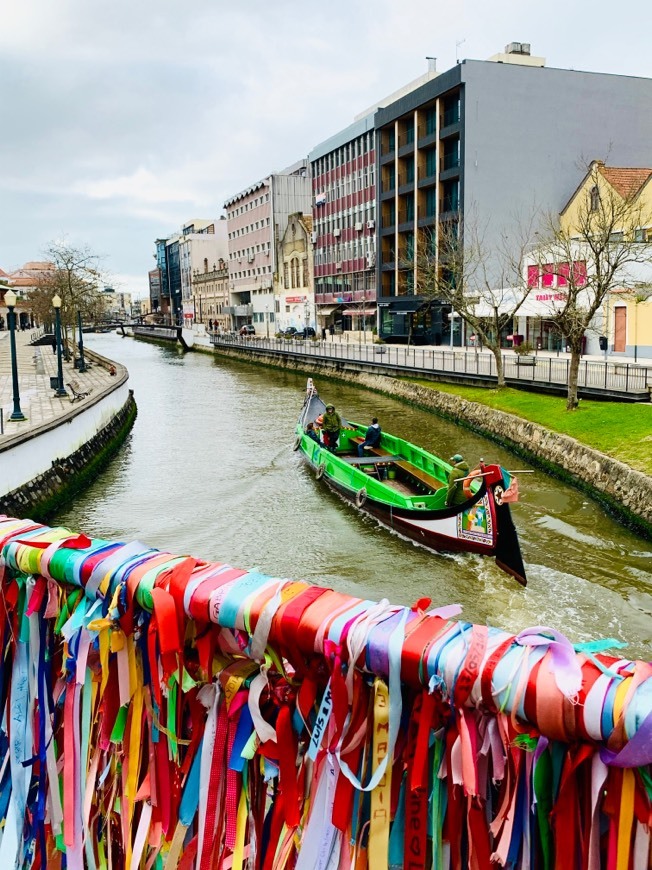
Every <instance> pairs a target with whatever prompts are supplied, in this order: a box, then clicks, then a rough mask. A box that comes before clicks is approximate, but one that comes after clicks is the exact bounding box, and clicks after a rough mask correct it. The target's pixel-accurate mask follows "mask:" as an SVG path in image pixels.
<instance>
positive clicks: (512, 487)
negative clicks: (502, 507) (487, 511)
mask: <svg viewBox="0 0 652 870" xmlns="http://www.w3.org/2000/svg"><path fill="white" fill-rule="evenodd" d="M502 500H503V504H504V503H505V502H514V501H518V478H516V477H512V479H511V481H510V484H509V486H508V487H507V489H506V490H505V492H504V493H503V498H502Z"/></svg>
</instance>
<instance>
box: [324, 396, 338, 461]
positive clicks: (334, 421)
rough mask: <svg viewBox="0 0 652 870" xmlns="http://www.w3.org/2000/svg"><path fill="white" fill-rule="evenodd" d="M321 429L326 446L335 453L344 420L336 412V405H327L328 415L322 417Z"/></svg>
mask: <svg viewBox="0 0 652 870" xmlns="http://www.w3.org/2000/svg"><path fill="white" fill-rule="evenodd" d="M321 428H322V432H323V435H324V446H325V447H327V448H328V450H330V451H331V453H335V450H336V449H337V442H338V439H339V437H340V429H341V428H342V418H341V417H340V415H339V414H338V413H337V411H336V410H335V405H326V413H325V414H323V415H322V427H321Z"/></svg>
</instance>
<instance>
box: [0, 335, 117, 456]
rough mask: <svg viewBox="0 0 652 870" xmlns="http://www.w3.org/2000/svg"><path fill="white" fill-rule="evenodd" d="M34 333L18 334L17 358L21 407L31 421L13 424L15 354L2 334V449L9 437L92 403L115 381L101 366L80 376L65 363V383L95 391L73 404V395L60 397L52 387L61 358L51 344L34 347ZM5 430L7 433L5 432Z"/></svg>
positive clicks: (7, 337)
mask: <svg viewBox="0 0 652 870" xmlns="http://www.w3.org/2000/svg"><path fill="white" fill-rule="evenodd" d="M31 337H32V333H31V332H17V333H16V358H17V363H18V385H19V391H20V407H21V410H22V412H23V414H24V415H25V416H26V417H27V420H26V421H25V422H22V423H18V422H12V421H11V420H9V417H10V415H11V413H12V411H13V408H14V404H13V388H12V381H11V352H10V343H9V333H8V332H7V331H6V330H4V331H3V332H0V409H1V410H2V418H3V424H2V426H0V447H1V446H2V444H3V443H4V442H5V441H7V440H8V439H9V438H11V437H13V436H15V435H17V434H23V433H28V432H29V431H30V430H32V429H36V428H38V427H39V426H42V425H43V424H44V423H49V422H51V421H52V420H55V419H56V418H57V417H61V416H62V415H64V414H66V413H68V412H69V411H70V410H71V409H72V408H75V407H82V406H83V405H84V404H86V403H87V402H88V401H91V400H92V398H93V394H97V393H98V392H101V391H102V390H103V389H104V388H105V387H107V386H109V384H110V383H112V382H113V381H115V378H114V377H112V376H111V375H110V374H109V372H108V371H107V370H106V369H105V368H104V367H103V366H100V365H97V364H95V365H91V367H90V368H89V370H88V371H87V372H83V373H81V374H80V373H79V372H78V371H76V370H75V369H74V368H73V364H72V361H71V362H69V363H67V362H65V361H64V363H63V383H64V385H65V384H66V383H70V382H71V381H76V382H77V383H78V384H79V385H80V387H82V389H83V390H84V391H85V390H89V389H90V390H92V394H91V396H90V397H88V398H86V399H82V400H81V401H79V402H75V403H74V405H73V404H72V403H71V401H70V398H69V396H65V397H58V396H55V395H54V390H53V389H52V388H51V387H50V377H52V376H56V374H57V355H56V354H55V353H52V348H51V347H50V346H49V345H42V346H39V347H32V346H30V344H29V342H30V339H31ZM2 428H4V432H2V431H1V430H2Z"/></svg>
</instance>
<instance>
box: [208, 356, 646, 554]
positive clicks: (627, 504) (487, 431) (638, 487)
mask: <svg viewBox="0 0 652 870" xmlns="http://www.w3.org/2000/svg"><path fill="white" fill-rule="evenodd" d="M217 353H219V354H220V355H224V356H229V357H233V358H236V359H241V360H246V361H248V362H255V363H258V364H264V365H271V366H276V367H280V368H286V369H292V370H295V371H302V372H303V371H305V372H306V374H309V375H311V376H314V375H316V374H319V375H321V376H322V377H328V378H336V379H337V380H342V381H346V382H347V383H350V384H356V385H358V386H360V387H365V388H366V389H369V390H374V391H376V392H379V393H383V394H385V395H388V396H392V397H393V398H395V399H400V400H402V401H405V402H409V403H410V404H414V405H417V406H418V407H420V408H424V409H426V410H428V411H433V412H434V413H436V414H439V415H440V416H442V417H445V418H447V419H449V420H452V421H453V422H455V423H457V424H459V425H461V426H465V427H467V428H469V429H472V430H473V431H474V432H478V433H479V434H480V435H483V436H484V437H486V438H489V439H491V440H492V441H496V442H498V443H499V444H502V445H504V446H505V447H507V448H509V449H510V450H512V451H514V452H515V453H517V454H519V455H520V456H523V457H524V458H526V459H528V460H529V461H530V462H532V464H534V465H537V466H539V467H541V468H543V469H545V470H546V471H547V472H549V473H550V474H553V475H555V476H557V477H560V478H562V479H563V480H566V481H568V482H570V483H572V484H574V485H575V486H577V487H579V488H580V489H582V490H583V491H584V492H586V493H587V494H588V495H590V496H591V497H592V498H595V499H596V500H598V501H599V502H601V503H602V504H603V505H605V506H606V507H607V508H608V509H609V510H610V511H612V512H613V513H615V514H616V515H617V516H618V517H619V518H620V519H621V520H624V521H625V522H626V523H627V524H628V525H630V526H632V527H634V528H636V530H637V531H638V532H639V533H642V534H644V535H645V536H646V537H652V477H649V476H648V475H646V474H643V473H641V472H640V471H635V470H634V469H633V468H630V467H629V466H628V465H625V464H624V463H623V462H619V461H617V460H616V459H612V458H611V457H609V456H606V455H605V454H604V453H600V452H599V451H597V450H592V449H591V448H590V447H587V446H585V445H584V444H581V443H580V442H579V441H576V440H575V439H574V438H570V437H569V436H567V435H561V434H559V433H557V432H551V431H550V430H549V429H546V428H545V427H544V426H540V425H538V424H537V423H531V422H529V421H528V420H523V419H522V418H520V417H515V416H514V415H512V414H506V413H505V412H503V411H495V410H493V409H491V408H488V407H487V406H486V405H479V404H476V403H475V402H469V401H466V400H465V399H461V398H460V397H459V396H453V395H451V394H449V393H440V392H438V391H437V390H436V389H430V388H428V387H421V386H419V385H418V384H412V383H409V382H408V381H403V380H399V379H397V378H392V377H388V376H386V375H374V374H367V373H366V372H360V371H353V370H350V369H349V368H348V367H347V366H346V364H343V363H342V362H337V361H334V362H333V363H332V364H324V363H322V364H320V365H314V366H311V368H310V371H307V370H306V367H305V363H303V361H299V360H294V359H291V358H287V357H286V358H279V357H278V356H277V355H275V354H262V353H256V355H255V357H253V358H252V355H251V354H249V353H247V352H246V351H242V350H236V349H233V350H231V349H230V348H229V349H226V350H225V349H223V348H219V349H217Z"/></svg>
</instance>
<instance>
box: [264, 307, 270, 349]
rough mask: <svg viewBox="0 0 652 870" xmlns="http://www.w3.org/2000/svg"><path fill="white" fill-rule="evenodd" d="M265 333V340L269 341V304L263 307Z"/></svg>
mask: <svg viewBox="0 0 652 870" xmlns="http://www.w3.org/2000/svg"><path fill="white" fill-rule="evenodd" d="M265 331H266V333H267V340H268V341H269V302H268V303H267V304H266V305H265Z"/></svg>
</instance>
